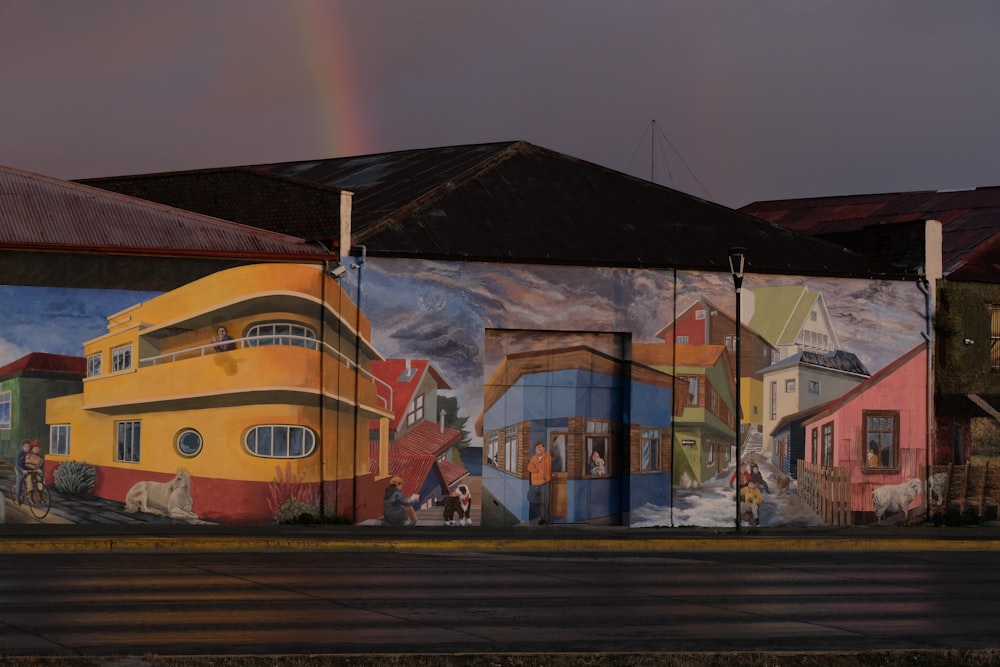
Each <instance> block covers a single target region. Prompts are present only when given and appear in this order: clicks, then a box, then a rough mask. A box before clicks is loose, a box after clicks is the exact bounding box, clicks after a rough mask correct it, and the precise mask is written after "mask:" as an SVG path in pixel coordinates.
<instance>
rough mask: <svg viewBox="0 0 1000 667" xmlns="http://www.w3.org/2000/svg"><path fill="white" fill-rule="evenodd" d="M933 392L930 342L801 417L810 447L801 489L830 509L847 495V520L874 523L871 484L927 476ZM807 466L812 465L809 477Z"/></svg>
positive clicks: (818, 504)
mask: <svg viewBox="0 0 1000 667" xmlns="http://www.w3.org/2000/svg"><path fill="white" fill-rule="evenodd" d="M927 396H928V395H927V349H926V347H925V346H924V345H919V346H918V347H915V348H914V349H913V350H911V351H910V352H908V353H906V354H904V355H903V356H902V357H900V358H898V359H896V360H895V361H894V362H892V363H891V364H889V365H888V366H886V367H885V368H883V369H882V370H881V371H879V372H878V373H876V374H875V375H873V376H872V377H870V378H869V379H868V380H866V381H865V382H863V383H861V384H859V385H858V386H857V387H855V388H854V389H852V390H851V391H849V392H848V393H846V394H844V395H843V396H841V397H840V398H838V399H836V400H833V401H831V402H830V403H828V404H827V405H825V406H821V407H820V409H819V411H818V412H816V413H815V414H814V415H812V416H811V417H809V418H807V419H806V420H805V421H804V422H803V427H804V429H805V434H806V447H805V459H804V461H805V466H804V468H800V471H799V475H800V479H799V489H800V491H799V492H800V495H803V496H805V497H806V498H807V499H809V498H813V497H814V498H815V502H816V507H814V509H818V508H819V507H822V508H824V510H825V509H826V508H829V507H831V506H832V505H834V504H836V502H835V501H840V500H842V501H843V502H844V507H843V508H842V509H843V512H846V515H845V517H844V518H845V519H847V520H846V521H843V522H842V523H851V524H859V523H870V522H871V520H872V519H873V518H874V511H875V508H874V506H873V503H872V491H874V490H875V489H877V488H879V487H881V486H885V485H889V484H901V483H903V482H907V481H909V480H912V479H921V480H922V479H925V473H926V470H927V465H928V448H927V443H928V432H927V401H928V399H927ZM803 470H805V471H807V472H808V474H807V476H806V478H805V479H803ZM830 480H839V483H840V487H839V489H833V488H832V487H831V485H830V484H827V482H829V481H830ZM844 484H846V486H844ZM803 487H805V488H803ZM838 494H842V497H841V498H839V499H838V498H831V497H830V496H831V495H834V496H836V495H838ZM923 503H924V497H923V494H921V495H919V496H917V497H916V498H915V499H914V500H913V502H912V503H911V504H910V509H911V511H912V510H913V509H916V508H919V507H921V506H922V505H923ZM822 513H823V514H826V512H825V511H824V512H822ZM837 523H841V522H839V521H838V522H837Z"/></svg>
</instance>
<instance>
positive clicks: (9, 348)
mask: <svg viewBox="0 0 1000 667" xmlns="http://www.w3.org/2000/svg"><path fill="white" fill-rule="evenodd" d="M159 294H160V293H159V292H136V291H131V290H94V289H67V288H55V287H22V286H11V285H2V286H0V312H3V313H4V317H3V324H2V325H0V366H2V365H5V364H9V363H10V362H12V361H15V360H17V359H20V358H21V357H23V356H24V355H26V354H29V353H31V352H50V353H53V354H68V355H73V356H81V355H82V354H83V343H84V341H87V340H90V339H91V338H95V337H97V336H101V335H103V334H106V333H107V332H108V316H109V315H113V314H115V313H117V312H118V311H120V310H122V309H124V308H128V307H129V306H133V305H135V304H137V303H141V302H143V301H147V300H149V299H151V298H153V297H155V296H157V295H159Z"/></svg>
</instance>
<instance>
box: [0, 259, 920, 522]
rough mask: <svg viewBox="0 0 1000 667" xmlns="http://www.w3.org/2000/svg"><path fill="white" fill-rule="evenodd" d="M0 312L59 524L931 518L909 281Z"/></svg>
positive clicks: (248, 270) (304, 286) (14, 416)
mask: <svg viewBox="0 0 1000 667" xmlns="http://www.w3.org/2000/svg"><path fill="white" fill-rule="evenodd" d="M0 297H2V299H3V301H4V302H5V305H8V312H16V313H18V314H19V315H18V317H17V318H11V320H10V322H9V325H5V327H4V328H3V329H2V330H0V339H2V340H0V365H2V367H0V446H2V447H3V449H2V452H0V453H2V455H3V457H4V460H5V461H6V462H7V464H8V465H7V466H6V473H5V474H8V475H9V477H10V479H11V483H10V484H9V485H5V487H6V488H7V489H8V490H7V493H6V495H7V501H8V504H9V506H8V507H7V509H8V510H11V509H13V508H19V507H21V506H22V505H20V504H19V503H23V504H25V505H30V506H32V507H33V505H34V501H36V500H39V499H38V498H33V497H32V496H31V495H30V494H29V495H28V496H24V494H23V493H22V494H18V493H17V492H16V491H15V489H14V487H16V482H15V481H14V480H15V469H21V470H23V468H24V466H23V461H19V460H18V458H17V449H18V443H19V442H20V441H21V439H24V438H27V439H29V440H34V439H38V440H39V441H40V444H41V445H42V449H43V451H44V453H45V463H44V469H45V473H44V481H45V484H46V486H47V487H48V489H47V491H48V490H50V491H51V492H52V494H51V505H52V508H51V509H52V511H51V512H50V513H48V514H47V516H48V517H50V518H48V519H47V520H59V521H64V522H78V521H79V522H85V521H103V520H108V516H105V515H107V514H113V515H114V520H116V521H125V522H128V521H143V522H146V521H152V522H156V521H170V522H185V523H272V522H276V521H277V522H282V521H312V520H328V521H329V520H336V521H351V522H356V523H363V524H371V525H378V524H381V523H382V522H383V514H384V513H386V512H389V511H391V513H392V514H393V515H395V514H403V512H402V509H401V508H402V506H403V505H406V506H412V512H413V519H408V521H409V522H410V523H412V522H413V521H416V523H417V525H421V524H423V525H426V524H444V525H452V526H456V527H464V526H470V525H479V524H482V525H496V526H514V525H537V524H540V523H556V524H558V523H590V524H625V525H631V526H636V527H652V526H682V525H696V526H732V525H733V524H734V521H737V520H739V521H740V522H741V523H742V524H743V525H747V526H756V525H760V526H762V527H766V526H776V525H801V526H810V525H827V524H840V523H864V522H871V521H880V522H887V521H903V520H907V519H909V518H911V517H912V516H914V515H916V514H917V513H918V512H919V511H920V509H921V508H922V507H923V502H924V497H923V496H924V491H923V485H922V482H921V484H914V483H913V480H917V481H918V482H920V481H921V480H925V479H926V478H927V470H928V468H927V462H928V460H929V459H928V456H929V454H930V452H929V451H928V445H927V442H928V437H927V431H926V423H927V412H926V405H927V396H926V377H927V368H926V366H927V358H926V351H925V346H924V343H923V338H922V336H921V334H922V332H924V331H925V328H926V320H925V317H924V312H923V307H924V299H923V295H922V294H921V293H920V292H919V291H918V290H917V288H916V287H915V286H914V285H913V284H912V283H905V282H891V281H868V280H853V279H819V278H802V277H789V276H757V275H753V274H749V275H748V276H747V278H746V280H745V282H744V292H743V299H742V313H740V315H739V317H738V318H737V315H736V313H735V312H734V311H735V298H734V293H733V288H732V282H731V277H730V276H729V274H728V273H703V272H698V273H696V272H673V271H650V270H636V269H611V268H583V267H557V266H551V267H538V266H522V265H507V264H504V265H499V264H487V263H482V264H473V263H466V264H458V263H444V262H429V261H421V260H396V259H381V258H380V259H377V260H371V259H369V260H368V261H366V262H360V263H356V265H355V266H354V267H352V268H351V269H350V270H348V271H347V272H346V273H345V274H344V275H343V276H341V277H340V278H339V280H338V279H335V278H333V277H332V276H330V275H327V274H326V273H324V272H323V271H322V270H321V267H319V266H307V265H270V264H267V265H255V266H246V267H239V268H234V269H227V270H224V271H220V272H218V273H216V274H213V275H210V276H208V277H206V278H203V279H201V280H198V281H195V282H193V283H190V284H188V285H184V286H181V287H179V288H177V289H175V290H172V291H170V292H166V293H163V294H149V293H134V292H127V291H114V292H111V291H93V290H79V289H76V290H53V289H41V288H31V287H6V288H4V289H3V290H2V292H0ZM737 319H738V320H739V328H738V331H739V335H740V340H741V342H742V345H741V358H740V359H739V360H737V359H736V358H735V355H734V350H735V339H736V335H737ZM737 370H738V372H739V375H740V383H739V386H740V395H739V396H737V395H736V386H737V383H736V382H735V378H736V373H737ZM737 441H738V442H739V448H738V449H739V460H737ZM917 487H919V488H917ZM22 491H23V488H22ZM393 505H399V506H400V507H399V508H395V507H392V506H393ZM397 509H398V511H397ZM7 515H8V518H7V520H8V521H12V520H16V518H17V517H24V520H28V518H27V517H29V516H30V515H29V514H28V513H26V512H20V511H15V512H12V511H8V513H7Z"/></svg>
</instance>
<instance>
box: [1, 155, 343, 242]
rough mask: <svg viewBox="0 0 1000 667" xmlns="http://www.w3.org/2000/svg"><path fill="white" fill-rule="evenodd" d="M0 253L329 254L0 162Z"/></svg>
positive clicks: (275, 235)
mask: <svg viewBox="0 0 1000 667" xmlns="http://www.w3.org/2000/svg"><path fill="white" fill-rule="evenodd" d="M0 250H17V251H26V250H27V251H58V252H66V251H72V252H99V253H107V254H127V255H155V256H172V257H201V258H221V259H230V258H234V257H237V258H239V259H241V260H246V259H254V260H261V261H289V260H297V261H301V260H303V259H305V258H308V259H311V260H316V259H317V258H321V257H324V256H327V255H328V253H326V252H325V251H324V250H323V249H322V248H320V247H319V246H318V245H316V244H314V243H308V242H306V241H305V240H303V239H300V238H294V237H291V236H288V235H285V234H280V233H275V232H272V231H265V230H263V229H259V228H254V227H248V226H245V225H241V224H237V223H234V222H230V221H227V220H220V219H216V218H211V217H208V216H205V215H201V214H199V213H194V212H191V211H186V210H180V209H175V208H170V207H169V206H164V205H162V204H158V203H153V202H151V201H145V200H140V199H135V198H133V197H128V196H125V195H121V194H115V193H110V192H108V191H106V190H102V189H99V188H94V187H89V186H87V185H82V184H80V183H73V182H70V181H62V180H59V179H55V178H49V177H47V176H41V175H38V174H32V173H29V172H25V171H21V170H18V169H12V168H9V167H0Z"/></svg>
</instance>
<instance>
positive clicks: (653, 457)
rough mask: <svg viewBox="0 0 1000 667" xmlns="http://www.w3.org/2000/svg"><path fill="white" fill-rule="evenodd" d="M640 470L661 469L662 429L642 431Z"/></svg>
mask: <svg viewBox="0 0 1000 667" xmlns="http://www.w3.org/2000/svg"><path fill="white" fill-rule="evenodd" d="M639 469H640V470H659V469H660V429H658V428H647V429H643V430H642V438H641V443H640V451H639Z"/></svg>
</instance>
